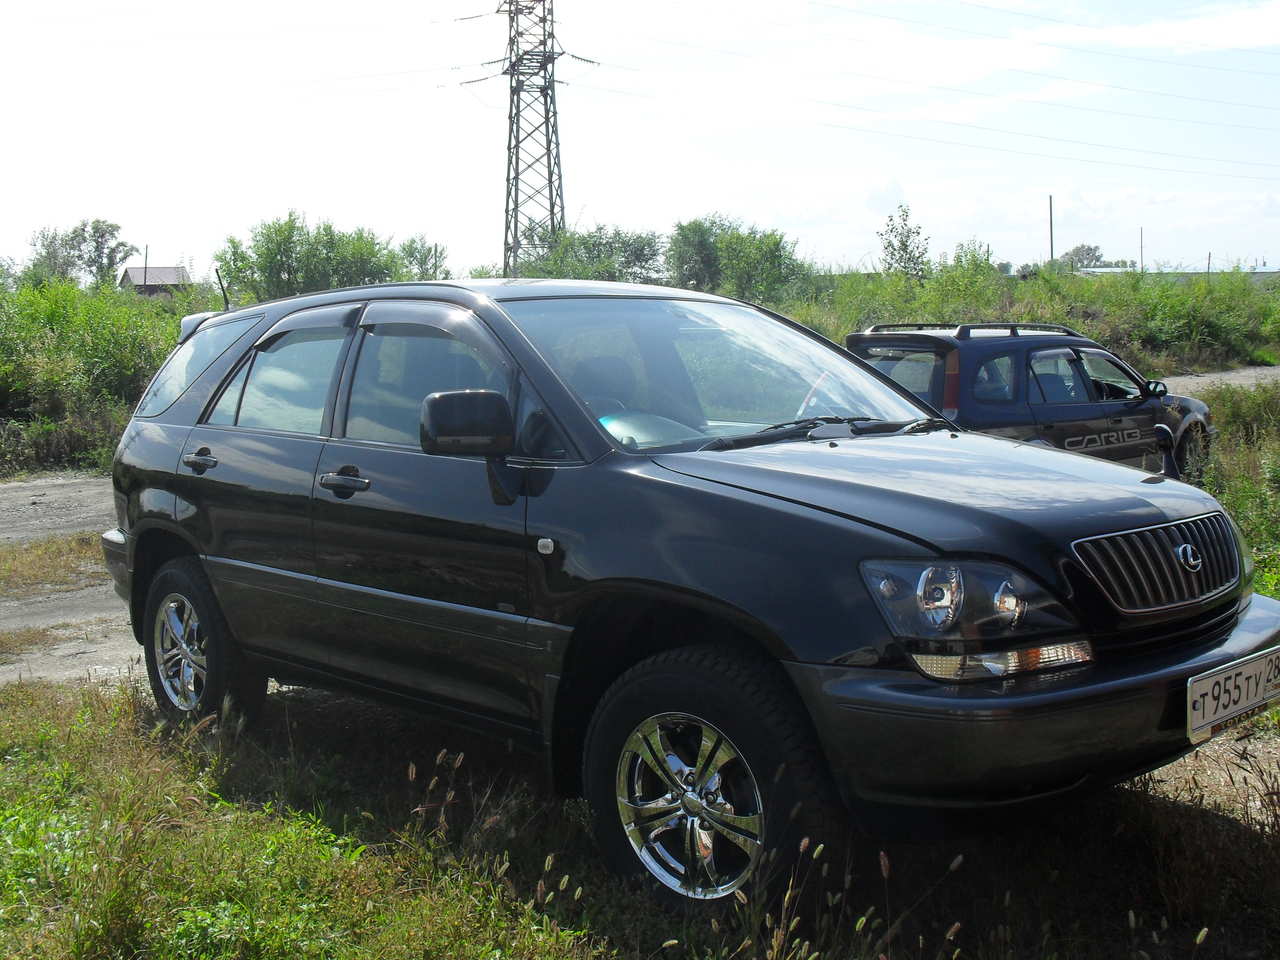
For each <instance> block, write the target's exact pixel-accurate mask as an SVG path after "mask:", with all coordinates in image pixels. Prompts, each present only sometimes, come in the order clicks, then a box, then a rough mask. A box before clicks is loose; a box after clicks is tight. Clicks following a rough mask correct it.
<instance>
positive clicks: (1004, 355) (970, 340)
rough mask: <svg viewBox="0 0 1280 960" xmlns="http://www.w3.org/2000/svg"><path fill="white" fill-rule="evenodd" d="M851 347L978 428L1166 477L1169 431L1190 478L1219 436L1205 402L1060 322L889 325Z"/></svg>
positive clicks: (848, 341) (848, 340) (856, 338)
mask: <svg viewBox="0 0 1280 960" xmlns="http://www.w3.org/2000/svg"><path fill="white" fill-rule="evenodd" d="M845 346H847V347H848V348H849V350H851V351H852V352H853V353H855V354H856V355H857V356H859V357H861V358H862V359H864V360H866V361H867V362H868V363H870V364H871V365H872V366H874V367H875V368H876V369H877V370H879V371H880V372H881V373H887V374H888V375H889V376H891V377H892V378H893V379H894V380H896V381H898V383H900V384H902V385H903V386H905V387H906V388H907V389H908V390H910V391H911V392H912V393H914V394H915V395H916V396H917V397H919V398H920V399H921V400H924V401H925V402H927V403H930V404H932V405H933V406H935V407H937V408H938V409H940V410H942V411H943V412H944V413H945V415H946V416H948V417H950V418H951V419H952V420H954V421H955V422H956V423H958V424H960V425H961V426H963V427H968V428H969V429H970V430H981V431H982V432H983V433H992V434H995V435H996V436H1003V437H1012V438H1013V439H1015V440H1035V441H1040V442H1043V443H1047V444H1048V445H1050V446H1053V447H1058V448H1060V449H1062V450H1071V451H1073V452H1075V453H1087V454H1092V455H1094V456H1098V457H1103V458H1105V459H1107V460H1116V461H1118V462H1120V463H1126V464H1129V465H1130V466H1133V467H1140V468H1146V469H1148V470H1160V469H1162V468H1163V465H1164V457H1163V452H1162V451H1161V449H1160V444H1159V439H1158V431H1157V429H1156V428H1157V426H1158V425H1163V426H1165V427H1168V429H1169V431H1170V432H1171V433H1172V446H1173V451H1174V459H1175V463H1176V466H1177V469H1178V470H1179V471H1180V472H1186V471H1187V470H1188V469H1191V470H1194V469H1195V468H1196V467H1197V466H1198V465H1199V463H1200V461H1201V460H1202V459H1203V457H1204V455H1205V454H1206V452H1207V450H1208V445H1209V442H1210V441H1211V440H1212V439H1213V438H1214V437H1215V436H1217V429H1216V428H1215V427H1214V426H1213V420H1212V417H1211V416H1210V414H1209V408H1208V406H1206V405H1205V404H1204V403H1202V402H1201V401H1199V400H1195V399H1193V398H1191V397H1177V396H1171V395H1169V390H1168V388H1167V387H1166V386H1165V385H1164V384H1163V383H1161V382H1160V381H1159V380H1144V379H1143V378H1142V377H1140V376H1139V375H1138V374H1137V373H1136V372H1135V371H1134V369H1133V368H1132V367H1131V366H1129V365H1128V364H1127V363H1125V362H1124V361H1123V360H1121V359H1120V358H1119V357H1117V356H1116V355H1115V354H1114V353H1111V352H1110V351H1108V350H1106V349H1105V348H1103V347H1102V346H1100V345H1099V344H1097V343H1095V342H1094V341H1093V340H1090V339H1089V338H1088V337H1085V336H1083V335H1082V334H1079V333H1076V332H1075V331H1074V330H1072V329H1070V328H1069V327H1064V326H1059V325H1057V324H1042V323H1024V324H1007V323H1003V324H1002V323H966V324H960V325H959V326H956V325H954V324H928V323H924V324H917V323H884V324H877V325H875V326H872V327H868V328H867V329H866V331H864V332H863V333H851V334H849V335H848V336H847V337H845Z"/></svg>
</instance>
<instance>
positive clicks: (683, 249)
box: [666, 214, 736, 291]
mask: <svg viewBox="0 0 1280 960" xmlns="http://www.w3.org/2000/svg"><path fill="white" fill-rule="evenodd" d="M735 226H736V224H734V223H733V222H732V221H730V220H728V219H726V218H724V217H721V216H719V215H717V214H712V215H711V216H707V217H699V218H697V219H696V220H687V221H685V222H684V223H677V224H676V226H675V229H674V230H672V231H671V239H670V240H669V241H668V243H667V253H666V263H667V276H668V277H670V279H671V282H672V283H673V284H674V285H675V286H677V287H685V288H687V289H691V290H707V291H712V290H718V289H719V288H720V281H721V276H722V274H721V271H720V253H719V251H718V250H717V249H716V238H717V237H718V236H719V235H720V234H721V233H723V232H724V231H725V230H728V229H732V228H734V227H735Z"/></svg>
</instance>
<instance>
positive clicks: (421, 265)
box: [399, 233, 452, 280]
mask: <svg viewBox="0 0 1280 960" xmlns="http://www.w3.org/2000/svg"><path fill="white" fill-rule="evenodd" d="M399 253H400V259H401V260H402V261H404V269H405V274H406V278H407V279H409V280H448V279H450V277H451V276H452V274H451V273H449V267H448V259H449V251H448V250H446V249H445V247H444V245H443V244H439V243H431V242H429V241H428V240H427V238H426V236H425V235H424V234H421V233H419V234H417V235H415V236H412V237H410V238H409V239H408V240H406V241H404V242H403V243H402V244H400V247H399Z"/></svg>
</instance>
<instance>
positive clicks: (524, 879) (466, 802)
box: [0, 684, 1280, 960]
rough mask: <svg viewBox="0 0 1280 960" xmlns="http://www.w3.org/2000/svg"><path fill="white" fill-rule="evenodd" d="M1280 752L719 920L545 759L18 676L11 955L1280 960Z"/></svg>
mask: <svg viewBox="0 0 1280 960" xmlns="http://www.w3.org/2000/svg"><path fill="white" fill-rule="evenodd" d="M1276 746H1277V742H1276V741H1275V740H1274V739H1264V740H1263V741H1261V742H1258V743H1254V744H1251V743H1249V742H1244V743H1241V744H1236V745H1231V744H1224V745H1222V746H1221V747H1220V748H1219V747H1215V748H1214V753H1213V754H1212V756H1211V757H1207V756H1206V753H1202V754H1201V755H1199V759H1198V760H1197V761H1196V762H1195V763H1194V764H1191V765H1188V766H1187V767H1186V769H1184V770H1181V771H1179V772H1178V773H1177V775H1176V776H1174V775H1172V774H1162V776H1163V777H1164V778H1165V781H1166V782H1160V781H1158V780H1156V779H1153V778H1148V779H1146V780H1144V781H1141V782H1139V783H1138V784H1136V785H1134V786H1131V787H1126V788H1119V789H1114V790H1112V791H1109V792H1106V793H1103V794H1100V795H1097V796H1094V797H1089V798H1085V799H1082V800H1078V801H1075V802H1073V803H1072V805H1071V806H1070V808H1069V810H1064V809H1062V808H1061V807H1057V808H1048V809H1046V810H1039V811H1028V812H1024V813H1018V814H1005V813H1002V814H1001V815H1000V816H999V817H998V818H996V819H995V820H993V819H992V818H990V817H981V818H976V819H973V820H960V819H955V820H951V821H947V822H943V821H920V822H913V823H912V825H911V830H910V832H911V833H912V834H913V836H912V837H910V838H907V837H905V836H904V833H905V832H906V831H905V828H904V827H903V826H901V825H894V824H888V825H886V826H884V827H882V828H881V829H880V831H879V833H878V835H875V836H871V835H865V834H861V833H858V834H855V835H854V837H853V841H852V845H851V852H850V854H849V856H848V857H847V859H845V858H840V857H837V856H836V855H835V854H834V848H831V847H827V848H819V847H818V846H817V844H813V845H811V847H810V848H809V849H808V850H807V851H806V856H805V858H804V864H805V867H804V869H805V871H806V872H807V873H810V874H812V875H813V876H814V877H816V876H818V875H819V874H821V873H822V872H823V871H826V872H827V874H828V878H829V880H831V881H833V882H834V884H835V886H836V888H837V889H838V890H839V892H838V893H836V894H833V895H832V896H831V897H829V898H827V899H823V900H818V899H817V898H815V897H809V896H807V895H804V894H802V895H801V896H799V897H796V898H794V899H793V900H792V901H791V902H790V903H789V904H788V905H787V906H786V907H785V908H784V907H781V906H779V905H776V904H775V905H774V907H773V909H772V910H765V909H763V907H762V906H761V905H760V904H759V903H755V902H748V903H747V904H741V903H738V902H736V901H735V902H733V903H732V904H731V905H730V906H728V907H725V908H722V909H720V910H718V911H712V912H705V911H685V910H682V909H676V908H671V907H668V906H666V905H665V904H663V903H660V902H658V901H656V900H654V899H653V898H652V897H651V896H650V895H649V894H648V893H647V892H645V891H643V890H640V889H637V888H635V887H632V886H630V885H623V884H620V883H619V882H618V881H617V880H615V879H614V878H612V877H610V876H608V875H607V874H605V873H604V872H603V871H602V869H601V868H600V866H599V863H598V860H597V855H596V853H595V851H594V849H593V847H592V845H591V842H590V840H589V839H588V838H587V835H586V832H585V814H584V811H583V809H582V807H581V805H580V804H579V803H578V802H573V801H570V802H563V801H558V800H555V799H552V798H550V797H548V796H546V795H544V794H542V793H540V792H539V791H538V790H537V789H536V788H535V787H534V786H533V784H534V783H535V782H536V779H537V776H536V769H535V768H534V767H533V765H532V764H531V762H530V761H529V760H527V759H526V758H523V757H521V756H519V755H511V754H507V753H505V752H504V751H502V750H501V749H495V748H493V747H492V746H490V745H486V744H483V743H480V742H478V741H477V742H471V740H470V738H469V737H468V735H467V734H465V733H461V732H456V731H449V730H445V729H441V728H437V727H435V726H433V725H432V724H429V723H427V722H425V721H424V720H423V719H422V718H420V717H417V716H414V715H410V714H402V713H399V712H396V711H392V710H387V709H383V708H379V707H375V706H371V705H368V704H365V703H362V702H358V701H355V700H349V699H346V698H342V697H336V696H329V695H324V694H319V693H313V692H307V691H290V690H285V691H280V692H277V693H276V694H274V695H273V696H272V697H271V698H269V702H268V709H267V713H266V716H265V718H264V721H263V724H262V726H261V728H260V729H259V730H257V731H254V732H238V731H237V729H236V727H235V725H234V724H229V725H227V726H224V727H223V728H221V729H219V728H215V727H213V726H205V727H203V728H198V729H194V730H186V731H174V730H167V729H163V728H160V727H157V723H156V718H155V716H154V715H153V714H152V713H151V711H150V708H149V698H148V697H147V696H146V695H145V694H143V693H142V692H140V691H139V690H138V689H137V688H135V687H133V686H130V685H128V684H125V685H122V686H120V687H118V688H116V689H113V690H107V689H103V688H100V687H83V686H80V687H69V686H65V687H53V686H40V685H34V686H33V685H15V686H10V687H7V688H5V689H3V690H0V756H3V758H4V762H3V764H2V765H0V824H3V829H2V830H0V953H2V954H3V955H4V956H7V957H15V958H17V957H24V958H25V957H29V958H36V957H39V958H108V957H110V958H127V957H128V958H131V957H164V958H190V960H196V958H200V960H208V958H254V960H275V958H280V960H284V958H289V960H293V958H300V957H326V958H327V957H333V958H348V957H350V958H357V957H376V958H378V960H395V958H406V960H407V958H411V957H448V958H454V957H466V958H477V960H480V958H494V957H525V958H531V960H542V958H586V957H603V956H618V957H624V958H628V960H645V958H655V957H672V958H675V957H680V958H691V960H692V958H700V960H701V958H715V960H727V958H730V957H733V958H768V960H783V958H788V960H811V958H812V957H814V956H815V955H817V956H821V957H851V958H862V957H872V958H873V957H878V956H881V955H883V956H886V957H904V958H905V957H929V958H934V957H948V958H950V957H954V956H956V955H957V954H956V951H957V950H958V951H960V952H959V956H969V957H982V958H993V960H994V958H1014V957H1016V958H1049V957H1098V958H1101V957H1115V956H1121V955H1123V956H1132V957H1140V956H1143V955H1145V956H1147V957H1151V958H1162V957H1189V956H1200V957H1239V956H1248V955H1254V956H1260V955H1261V954H1259V953H1256V952H1252V953H1251V951H1257V950H1259V949H1261V948H1263V947H1264V945H1265V944H1267V943H1275V942H1276V940H1277V938H1278V937H1280V876H1278V875H1277V873H1276V871H1275V870H1274V864H1275V862H1276V857H1277V856H1278V855H1280V800H1278V799H1277V795H1276V793H1275V791H1276V790H1277V789H1278V788H1280V780H1278V779H1277V772H1278V768H1277V764H1276V755H1277V753H1276ZM1184 764H1188V761H1184ZM886 921H888V922H886ZM1206 928H1207V929H1208V933H1207V934H1206V935H1204V942H1203V943H1202V944H1200V945H1199V946H1197V943H1196V941H1197V939H1198V938H1199V937H1201V932H1202V931H1203V930H1205V929H1206ZM1139 951H1142V952H1141V953H1140V952H1139Z"/></svg>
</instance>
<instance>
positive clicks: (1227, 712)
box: [1187, 647, 1280, 743]
mask: <svg viewBox="0 0 1280 960" xmlns="http://www.w3.org/2000/svg"><path fill="white" fill-rule="evenodd" d="M1275 700H1280V647H1274V648H1272V649H1271V650H1265V651H1263V652H1262V653H1255V654H1254V655H1253V656H1251V657H1245V658H1244V659H1243V660H1237V661H1236V662H1235V663H1229V664H1227V665H1226V666H1225V667H1219V668H1218V669H1217V670H1210V671H1209V672H1208V673H1202V674H1200V675H1199V676H1197V677H1192V678H1191V679H1190V680H1188V681H1187V737H1188V738H1189V739H1190V740H1191V742H1192V743H1201V742H1202V741H1205V740H1208V739H1209V738H1210V737H1213V736H1217V734H1218V733H1220V732H1221V731H1223V730H1225V729H1226V728H1227V727H1231V726H1234V725H1235V724H1237V723H1241V722H1243V721H1245V720H1247V719H1248V718H1249V717H1252V716H1254V715H1255V714H1258V713H1261V712H1263V711H1264V710H1266V709H1267V706H1268V705H1269V704H1270V703H1272V702H1273V701H1275Z"/></svg>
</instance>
